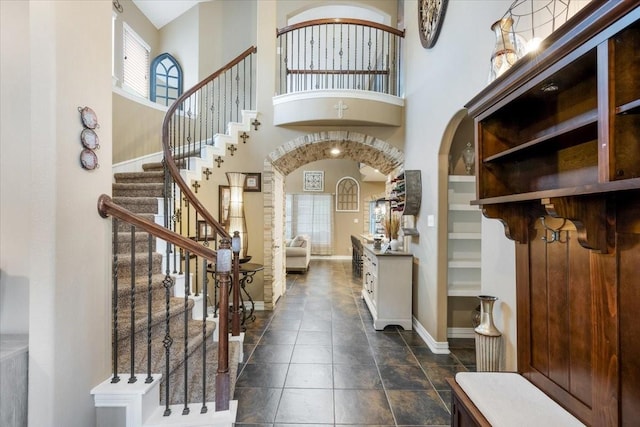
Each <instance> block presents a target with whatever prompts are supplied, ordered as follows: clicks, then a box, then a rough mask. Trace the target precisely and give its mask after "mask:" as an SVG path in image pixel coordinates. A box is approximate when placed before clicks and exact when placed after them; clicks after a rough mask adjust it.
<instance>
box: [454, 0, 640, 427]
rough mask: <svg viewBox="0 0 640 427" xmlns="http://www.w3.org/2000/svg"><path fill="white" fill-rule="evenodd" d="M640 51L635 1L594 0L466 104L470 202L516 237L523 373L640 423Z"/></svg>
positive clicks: (603, 414)
mask: <svg viewBox="0 0 640 427" xmlns="http://www.w3.org/2000/svg"><path fill="white" fill-rule="evenodd" d="M639 50H640V6H639V5H638V2H637V1H629V2H626V1H624V2H623V1H602V0H594V1H592V2H591V3H589V4H588V5H587V6H585V7H584V8H583V9H582V10H581V11H580V12H578V13H577V14H576V15H575V16H574V17H573V18H571V20H570V21H569V22H567V23H566V24H565V25H563V26H562V27H560V29H559V30H557V31H556V32H554V33H553V34H552V35H551V36H550V37H548V38H547V39H546V40H545V41H544V42H543V45H542V46H541V50H540V51H538V52H535V54H530V55H529V56H528V57H525V58H522V59H521V60H520V61H518V62H517V63H516V64H515V65H514V67H512V68H511V69H510V70H508V71H507V72H506V73H504V74H503V75H502V76H500V77H499V78H498V79H496V80H495V81H494V82H492V83H491V84H490V85H488V86H487V87H486V88H485V89H484V90H483V91H481V92H480V93H479V94H478V95H477V96H476V97H474V98H473V99H472V100H471V101H470V102H469V103H468V104H467V108H468V110H469V114H470V116H471V117H473V118H474V123H475V134H476V135H475V136H476V138H475V146H476V147H475V148H476V171H477V172H476V173H477V179H478V184H477V194H476V197H477V200H475V201H473V202H472V203H473V204H475V205H480V206H481V208H482V211H483V213H484V215H485V216H487V217H489V218H496V219H499V220H500V221H501V222H502V223H503V224H504V226H505V234H506V235H507V237H509V238H510V239H512V240H515V241H516V245H515V247H516V304H517V310H516V312H517V335H518V355H517V363H518V366H517V370H518V372H519V373H521V374H522V375H524V376H525V377H526V378H527V379H528V380H529V381H531V382H532V383H534V384H535V385H536V386H537V387H538V388H539V389H540V390H542V391H543V392H544V393H546V394H547V395H549V396H550V397H552V398H553V399H554V400H555V401H556V402H558V403H559V404H560V405H562V406H563V407H564V408H565V409H567V410H568V411H569V412H571V413H572V414H573V415H574V416H576V417H577V418H579V419H580V420H581V421H582V422H584V423H585V424H587V425H602V426H604V425H620V426H631V425H635V423H637V420H638V419H640V405H638V401H637V397H638V396H640V343H639V342H638V340H637V336H638V326H637V302H638V300H640V287H639V286H638V280H637V271H638V269H637V265H638V264H640V54H638V52H639ZM543 219H544V220H546V221H543ZM563 220H565V221H563ZM549 222H554V223H555V224H559V225H557V227H559V228H558V229H557V230H555V233H556V234H555V237H558V238H557V239H555V238H553V236H554V234H552V230H551V229H549V228H548V227H546V224H548V223H549ZM498 296H499V295H498ZM456 425H457V424H456ZM460 425H465V424H464V423H461V424H460Z"/></svg>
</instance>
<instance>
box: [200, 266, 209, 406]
mask: <svg viewBox="0 0 640 427" xmlns="http://www.w3.org/2000/svg"><path fill="white" fill-rule="evenodd" d="M202 313H203V314H202V342H203V345H202V408H200V413H201V414H204V413H206V412H207V410H208V409H207V259H206V258H202Z"/></svg>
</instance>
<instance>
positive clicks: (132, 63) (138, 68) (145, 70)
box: [122, 24, 151, 98]
mask: <svg viewBox="0 0 640 427" xmlns="http://www.w3.org/2000/svg"><path fill="white" fill-rule="evenodd" d="M123 27H124V44H123V52H124V58H123V61H122V63H123V72H122V85H123V87H126V88H129V89H131V90H132V91H133V92H135V93H136V94H138V95H140V96H142V97H143V98H149V53H150V50H151V49H150V48H149V46H148V45H147V44H146V43H145V42H144V41H143V40H142V38H140V36H138V35H137V34H136V33H135V31H133V30H132V29H131V27H129V26H128V25H126V24H124V25H123Z"/></svg>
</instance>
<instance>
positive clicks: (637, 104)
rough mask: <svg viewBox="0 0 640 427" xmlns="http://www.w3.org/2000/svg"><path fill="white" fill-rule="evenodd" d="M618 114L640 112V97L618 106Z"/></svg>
mask: <svg viewBox="0 0 640 427" xmlns="http://www.w3.org/2000/svg"><path fill="white" fill-rule="evenodd" d="M616 114H640V99H635V100H633V101H631V102H628V103H626V104H624V105H621V106H619V107H616Z"/></svg>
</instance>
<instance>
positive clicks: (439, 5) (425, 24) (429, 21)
mask: <svg viewBox="0 0 640 427" xmlns="http://www.w3.org/2000/svg"><path fill="white" fill-rule="evenodd" d="M446 9H447V0H419V1H418V27H419V28H420V41H421V42H422V46H424V47H425V48H427V49H429V48H432V47H433V46H434V45H435V44H436V40H437V39H438V34H440V28H442V22H443V21H444V12H445V10H446Z"/></svg>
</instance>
